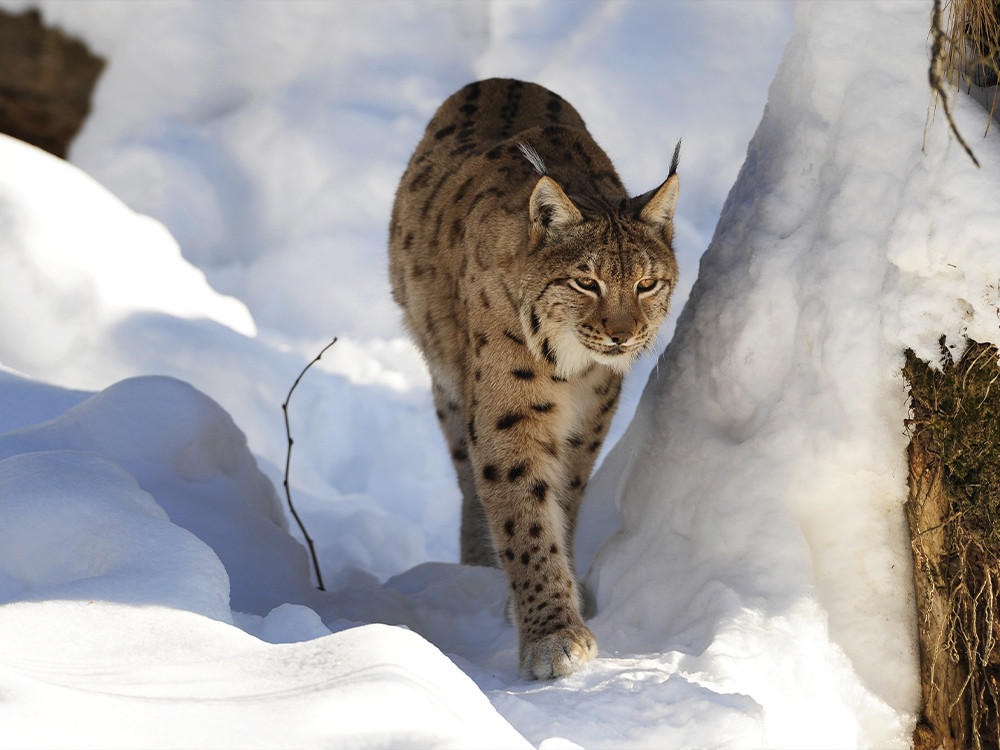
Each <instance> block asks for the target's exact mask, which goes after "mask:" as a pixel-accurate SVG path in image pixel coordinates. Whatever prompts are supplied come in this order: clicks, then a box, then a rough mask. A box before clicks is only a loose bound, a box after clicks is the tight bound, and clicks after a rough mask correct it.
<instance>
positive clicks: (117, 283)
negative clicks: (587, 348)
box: [0, 0, 1000, 750]
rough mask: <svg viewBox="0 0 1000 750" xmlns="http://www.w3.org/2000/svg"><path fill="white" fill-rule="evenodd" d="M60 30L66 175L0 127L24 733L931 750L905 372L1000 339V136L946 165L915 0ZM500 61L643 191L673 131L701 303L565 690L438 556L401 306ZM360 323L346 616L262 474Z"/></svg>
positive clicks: (425, 426)
mask: <svg viewBox="0 0 1000 750" xmlns="http://www.w3.org/2000/svg"><path fill="white" fill-rule="evenodd" d="M0 4H2V5H3V6H4V7H8V8H14V9H17V8H21V7H24V5H25V4H24V3H23V2H12V1H11V0H0ZM41 5H42V8H43V11H44V15H45V17H46V19H47V20H49V21H52V22H58V23H60V24H62V25H63V26H64V27H65V28H66V29H68V30H70V31H71V32H73V33H76V34H79V35H80V36H82V37H83V38H85V39H87V41H88V42H89V43H90V44H91V45H92V46H93V47H94V48H95V49H96V50H97V51H99V52H100V53H101V54H103V55H105V56H106V57H107V58H108V59H109V61H110V62H109V66H108V68H107V70H106V72H105V74H104V77H103V78H102V79H101V82H100V84H99V87H98V90H97V94H96V98H95V111H94V113H93V115H92V117H91V119H90V120H89V121H88V123H87V125H86V127H85V128H84V131H83V132H82V133H81V135H80V136H79V137H78V139H77V141H76V142H75V144H74V146H73V149H72V151H71V161H72V162H73V164H75V165H76V166H75V167H74V166H69V165H67V164H65V163H63V162H60V161H58V160H56V159H53V158H51V157H48V156H46V155H45V154H42V153H40V152H38V151H36V150H34V149H32V148H30V147H27V146H25V145H24V144H20V143H18V142H16V141H13V140H11V139H8V138H3V137H0V165H3V168H2V169H0V364H2V365H3V368H2V369H0V603H2V604H0V631H2V632H3V633H4V638H3V639H2V642H0V694H2V695H3V696H4V701H3V702H2V703H0V726H2V727H3V731H2V732H0V746H6V747H27V746H39V747H43V746H44V747H51V746H58V747H93V746H103V747H136V746H150V747H156V746H158V747H224V746H232V747H245V746H261V747H303V746H321V745H336V746H338V747H370V746H373V745H380V746H392V747H397V746H402V747H406V746H411V747H425V746H430V745H442V746H450V747H486V746H494V747H515V746H519V745H521V746H530V745H534V746H539V745H543V746H544V747H545V748H548V749H549V750H551V749H552V748H557V747H563V746H571V745H570V743H577V744H580V745H584V746H588V747H603V746H620V747H640V746H645V747H658V748H659V747H690V746H711V747H756V746H764V745H766V746H774V747H806V746H813V747H853V746H865V747H889V746H896V747H905V746H906V745H907V743H908V736H909V734H910V731H911V730H912V726H913V721H914V713H915V711H916V709H917V701H918V693H917V685H916V662H915V658H916V657H915V647H914V642H913V633H912V608H913V603H912V594H911V586H910V583H909V564H910V563H909V552H908V546H907V542H906V539H905V536H904V523H903V518H902V512H901V507H902V501H903V499H904V497H905V466H904V457H903V449H904V447H905V444H906V436H905V434H904V432H903V428H902V420H903V419H904V417H905V416H906V402H905V388H904V385H903V383H902V381H901V378H900V376H899V367H900V365H901V362H902V360H901V356H902V351H903V349H904V348H905V347H906V346H911V347H914V348H915V349H916V350H917V352H918V353H919V354H921V355H922V356H925V357H929V358H933V357H934V356H935V354H936V341H937V338H938V337H939V336H940V335H941V334H942V333H947V334H949V335H950V336H951V337H952V338H957V337H958V336H959V335H960V334H962V333H968V334H969V335H970V336H972V337H973V338H977V339H979V340H993V341H997V340H1000V335H998V330H997V327H998V318H1000V260H998V259H1000V253H997V252H996V240H995V238H996V237H997V236H1000V232H998V229H1000V227H998V226H997V224H1000V219H998V218H997V214H996V212H995V210H994V209H993V207H992V206H991V205H990V204H991V203H992V202H995V200H994V198H993V197H994V196H995V195H996V194H997V184H996V183H997V179H996V174H997V166H998V162H1000V150H998V145H997V143H996V141H995V139H994V138H993V137H992V135H991V137H990V138H988V139H985V140H981V139H979V138H978V137H974V138H973V147H974V149H975V150H976V152H977V155H978V156H979V158H980V160H981V161H982V162H983V164H984V168H983V169H982V170H980V171H976V170H974V169H973V168H972V167H971V164H970V163H969V162H968V160H967V159H966V157H965V156H964V154H962V153H961V150H960V149H959V148H957V146H955V145H954V144H953V143H951V142H950V141H949V139H948V137H947V134H946V132H945V128H944V124H943V121H942V118H940V117H938V118H936V119H935V120H933V121H932V122H931V123H930V126H929V128H928V129H927V132H926V154H925V153H922V151H921V146H922V145H923V144H924V138H925V130H924V126H925V117H926V115H927V104H928V94H927V91H926V70H925V63H926V52H925V48H926V28H927V15H928V9H927V7H926V3H923V2H915V3H899V2H882V3H877V2H858V3H844V2H830V3H821V4H806V5H803V6H801V7H799V8H798V11H797V15H796V30H795V34H794V36H792V38H791V42H790V43H789V42H788V39H789V37H790V36H791V35H792V31H791V7H790V6H789V5H788V4H786V3H781V2H773V3H763V2H762V3H750V2H731V3H714V2H702V3H679V2H675V3H663V4H654V3H625V2H593V3H572V4H570V3H513V2H481V3H446V2H439V3H426V4H418V3H405V4H404V3H389V2H385V3H382V2H374V3H371V2H370V3H356V4H355V3H309V2H286V3H269V2H256V3H244V4H222V3H213V2H184V3H182V2H169V3H168V2H162V3H161V2H144V3H131V2H115V1H114V0H112V1H111V2H96V0H95V1H94V2H77V3H61V2H43V3H42V4H41ZM786 43H787V44H788V46H787V49H785V45H786ZM782 50H784V57H783V59H782V62H781V65H780V67H779V65H778V59H779V57H780V56H781V54H782ZM775 71H777V73H775ZM489 75H511V76H518V77H523V78H528V79H532V80H537V81H539V82H541V83H543V84H545V85H548V86H550V87H551V88H553V89H555V90H557V91H559V92H560V93H561V94H563V95H564V96H565V97H566V98H568V99H569V100H570V101H572V102H573V103H574V104H575V106H576V107H577V108H578V109H579V110H580V111H581V113H582V114H583V116H584V117H585V118H586V119H587V121H588V123H589V125H590V126H591V129H592V131H593V132H594V133H595V135H596V137H597V139H598V141H599V142H601V143H602V144H603V145H604V146H605V148H606V149H607V150H608V152H609V153H610V154H611V156H612V158H613V159H614V161H615V162H616V164H617V165H618V166H619V169H620V171H621V172H622V175H623V178H624V180H625V182H626V184H627V185H629V186H630V187H631V189H632V190H633V191H634V192H637V193H638V192H642V191H644V190H646V189H648V188H649V187H651V186H653V185H655V184H657V183H658V182H659V181H660V180H662V177H663V173H664V169H665V166H666V165H667V163H668V160H669V155H670V149H671V148H672V145H673V143H674V141H675V139H676V137H677V136H680V135H683V136H684V152H683V155H682V168H681V179H682V197H681V202H680V205H679V208H678V215H679V216H680V217H682V218H681V219H680V223H679V226H678V244H679V248H680V253H681V264H682V268H681V271H682V274H683V275H684V277H685V280H686V281H685V284H684V285H682V289H681V292H680V298H678V300H677V307H676V311H677V312H679V311H680V309H681V305H682V304H683V303H684V298H685V297H686V296H687V294H688V292H689V291H690V299H689V300H688V304H687V306H686V307H685V309H684V312H683V314H682V315H681V316H680V319H679V322H678V323H677V335H676V337H675V339H674V342H673V343H672V345H671V346H670V347H669V349H668V350H667V352H666V353H665V354H664V355H663V357H662V358H660V359H659V360H658V361H656V360H654V359H650V360H648V361H646V362H644V363H642V365H641V366H640V367H639V368H638V370H637V372H636V374H635V377H634V378H633V379H632V381H631V386H630V388H629V389H628V390H627V396H626V401H625V403H624V404H623V407H622V411H621V415H620V418H619V419H618V420H617V421H616V426H615V427H614V431H613V437H612V441H613V440H614V436H618V435H622V434H623V432H624V437H623V439H622V440H621V441H620V442H619V443H618V445H617V446H616V447H615V448H614V449H612V450H611V451H610V453H609V454H608V456H607V459H606V460H605V461H604V463H603V465H602V467H601V469H600V470H599V473H598V475H597V476H596V477H595V478H594V481H593V482H592V483H591V485H590V489H589V490H588V497H587V500H586V506H585V512H584V517H583V519H582V520H581V529H580V536H579V539H578V554H579V557H580V559H579V561H578V566H579V569H580V573H581V575H586V577H587V581H588V584H589V585H590V586H591V587H592V589H593V591H594V593H595V594H596V596H597V602H598V606H599V612H598V615H597V617H596V618H595V619H594V621H593V622H592V626H593V629H594V631H595V633H596V635H597V637H598V639H599V642H600V645H601V654H600V659H599V660H598V661H597V662H595V663H594V664H592V665H590V666H588V667H587V668H585V669H584V670H582V671H581V672H580V673H578V674H576V675H573V676H571V677H568V678H564V679H562V680H560V681H558V682H555V683H529V682H524V681H522V680H520V679H519V678H518V677H517V673H516V658H515V656H516V636H515V633H514V631H513V629H512V628H511V627H510V626H508V625H506V624H505V623H504V622H503V617H502V613H503V607H504V596H505V592H504V584H503V581H502V577H501V576H500V574H499V573H498V572H497V571H492V570H482V569H470V568H463V567H461V566H459V565H457V564H455V563H454V560H455V559H456V558H457V500H458V491H457V487H456V486H455V483H454V480H453V477H452V475H451V467H450V465H449V462H448V460H447V456H446V453H445V450H444V446H443V441H442V440H441V438H440V437H439V436H438V435H437V432H436V430H437V426H436V424H435V421H436V420H435V419H434V417H433V412H432V409H431V407H430V399H429V394H428V380H427V376H426V373H425V371H424V370H423V365H422V364H421V362H420V359H419V357H418V355H417V354H416V353H415V352H414V350H413V349H412V348H411V347H410V346H409V345H408V344H407V343H406V341H405V339H404V337H403V335H402V331H401V329H400V327H399V325H398V313H397V311H396V310H395V309H394V308H393V306H392V304H391V301H390V300H389V296H388V290H387V283H386V280H385V256H384V239H385V235H386V222H387V216H388V211H389V206H390V204H391V200H392V194H393V190H394V186H395V181H396V180H397V179H398V176H399V175H400V174H401V172H402V170H403V167H404V165H405V161H406V159H407V158H408V156H409V153H410V150H411V149H412V148H413V146H414V144H415V143H416V141H417V140H418V138H419V135H420V133H421V131H422V129H423V126H424V124H425V122H426V119H427V118H428V117H429V116H430V114H431V113H432V112H433V109H434V108H435V107H436V105H437V104H438V103H439V102H440V101H441V100H442V99H443V98H444V97H445V96H446V95H447V94H449V93H450V92H451V91H453V90H454V89H456V88H458V87H459V86H461V85H462V84H464V83H466V82H467V81H469V80H472V79H474V78H479V77H485V76H489ZM772 79H773V81H774V82H773V84H772V85H771V88H770V93H769V94H768V92H767V85H768V83H770V82H771V80H772ZM765 101H767V108H766V110H764V103H765ZM762 112H763V119H762V120H761V114H762ZM958 115H959V120H960V122H961V123H962V125H963V128H964V129H965V130H966V133H967V135H970V134H975V133H977V132H978V131H980V130H981V129H982V128H983V127H984V124H985V121H984V115H983V112H982V110H981V109H980V108H979V107H978V105H976V104H975V103H973V102H972V101H971V100H968V99H963V100H961V101H960V102H959V103H958ZM758 123H759V125H758ZM755 131H756V135H755V134H754V133H755ZM751 138H752V140H751ZM748 143H749V144H750V145H749V149H748V147H747V144H748ZM741 164H742V165H743V166H742V170H741V169H740V165H741ZM81 170H82V171H81ZM737 173H738V174H737ZM88 175H89V176H88ZM98 181H99V182H98ZM734 182H735V186H734ZM99 183H100V184H99ZM102 185H103V186H104V187H102ZM731 187H732V190H731V192H730V188H731ZM727 192H728V193H729V197H728V199H727V200H725V199H726V194H727ZM724 200H725V206H724V207H723V201H724ZM720 211H721V216H720ZM137 212H138V213H137ZM150 217H154V218H150ZM716 223H718V227H717V228H716ZM713 229H714V230H715V234H714V237H713V235H712V232H713ZM710 240H711V241H710ZM705 247H708V251H707V252H706V253H705V255H704V257H703V258H702V260H701V264H700V270H699V269H698V267H697V266H698V264H697V262H696V261H697V259H698V257H699V255H700V254H701V251H702V250H703V249H704V248H705ZM696 276H697V277H698V282H697V284H695V286H694V288H693V290H692V289H691V285H692V284H693V283H694V281H695V277H696ZM673 326H674V320H671V321H669V322H668V324H667V328H668V329H670V330H665V331H664V332H663V338H664V341H666V339H667V338H669V336H670V335H671V333H672V329H673ZM334 335H336V336H339V337H340V341H339V342H338V343H337V344H336V345H335V346H334V347H333V349H331V350H330V352H329V353H328V355H326V356H325V357H324V358H323V360H322V361H321V363H320V364H319V365H318V366H317V367H315V368H313V369H312V370H310V372H309V373H308V374H307V376H306V378H305V380H304V381H303V383H302V385H301V386H300V387H299V389H298V390H297V391H296V393H295V396H294V400H293V402H292V407H291V410H290V414H291V420H292V428H293V432H294V434H295V438H296V444H295V452H294V454H293V467H292V482H293V491H294V494H295V498H296V501H297V505H298V507H299V508H300V510H301V511H302V513H303V515H304V517H305V520H306V522H307V524H308V527H309V530H310V533H311V535H312V536H313V537H314V539H315V540H316V542H317V545H318V548H319V551H320V558H321V563H322V568H323V573H324V577H325V578H326V583H327V587H328V589H329V591H328V592H326V593H322V592H318V591H316V590H315V589H314V588H313V587H312V585H311V583H310V577H309V576H310V573H309V565H308V560H307V556H306V553H305V551H304V549H303V548H302V547H301V546H300V545H299V544H298V543H297V542H295V540H294V539H293V536H295V535H296V534H297V532H296V531H295V530H294V529H291V530H290V529H289V522H288V520H287V519H286V513H285V511H284V509H283V498H280V497H279V496H278V495H277V494H276V492H275V490H274V487H275V486H277V487H279V488H280V483H281V478H282V470H283V466H284V460H285V449H286V440H285V435H284V428H283V423H282V419H281V410H280V404H281V402H282V401H283V400H284V397H285V393H286V392H287V390H288V388H289V387H290V385H291V383H292V381H293V380H294V378H295V376H296V375H297V374H298V372H299V371H300V370H301V368H302V367H303V366H304V365H305V364H306V363H307V362H308V361H309V360H310V359H311V358H312V356H313V355H314V354H315V353H316V352H317V351H318V350H319V349H320V348H321V347H322V346H323V345H324V344H325V343H327V342H328V341H329V340H330V339H331V338H332V337H333V336H334ZM651 372H652V377H650V378H649V382H648V385H647V386H646V390H645V394H644V395H643V397H642V401H641V403H639V407H638V410H637V411H636V418H635V420H634V421H633V422H632V423H631V425H628V420H629V418H630V417H631V414H632V412H633V410H635V408H636V403H637V402H638V399H639V393H640V391H641V389H642V387H643V385H644V384H645V383H646V380H647V377H648V376H649V375H650V373H651ZM626 426H628V429H627V431H626ZM610 442H611V441H609V444H610ZM379 623H384V624H379ZM386 624H387V625H403V626H405V628H400V627H386Z"/></svg>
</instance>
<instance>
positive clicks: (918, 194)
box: [588, 2, 1000, 747]
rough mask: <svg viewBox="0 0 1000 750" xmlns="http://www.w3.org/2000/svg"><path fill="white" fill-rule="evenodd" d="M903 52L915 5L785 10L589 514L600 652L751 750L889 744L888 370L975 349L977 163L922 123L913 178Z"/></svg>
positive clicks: (916, 67) (896, 421)
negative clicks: (728, 729)
mask: <svg viewBox="0 0 1000 750" xmlns="http://www.w3.org/2000/svg"><path fill="white" fill-rule="evenodd" d="M926 33H927V9H926V7H924V6H923V5H922V4H901V3H896V2H883V3H864V4H861V3H858V4H847V3H826V4H805V5H802V6H799V8H798V9H797V17H796V34H795V36H794V38H793V40H792V42H791V43H790V44H789V46H788V48H787V50H786V52H785V55H784V58H783V60H782V63H781V67H780V69H779V71H778V74H777V76H776V78H775V81H774V83H773V84H772V86H771V90H770V97H769V101H768V106H767V109H766V112H765V115H764V118H763V120H762V122H761V124H760V126H759V128H758V130H757V133H756V135H755V136H754V138H753V141H752V142H751V144H750V147H749V150H748V154H747V160H746V163H745V165H744V167H743V169H742V171H741V173H740V176H739V179H738V180H737V182H736V185H735V186H734V187H733V190H732V192H731V193H730V195H729V198H728V200H727V202H726V205H725V208H724V210H723V213H722V216H721V218H720V221H719V226H718V229H717V232H716V235H715V237H714V238H713V241H712V244H711V246H710V247H709V249H708V250H707V252H706V253H705V255H704V257H703V259H702V263H701V271H700V275H699V278H698V280H697V283H696V284H695V287H694V289H693V291H692V295H691V298H690V301H689V303H688V305H687V307H686V309H685V310H684V313H683V314H682V316H681V319H680V321H679V323H678V330H677V334H676V336H675V338H674V340H673V341H672V342H671V344H670V346H669V348H668V350H667V352H666V353H665V355H664V357H663V358H662V360H661V362H660V364H659V367H658V369H657V370H656V371H654V373H653V375H652V376H651V378H650V381H649V384H648V385H647V388H646V391H645V393H644V395H643V399H642V402H641V404H640V406H639V408H638V411H637V415H636V419H635V420H634V422H633V423H632V425H631V426H630V427H629V429H628V431H627V433H626V436H625V438H624V439H623V440H622V442H621V443H619V445H618V446H617V447H616V448H615V449H614V451H613V452H612V453H611V455H610V457H609V459H608V460H607V462H606V463H605V465H604V466H603V467H602V469H601V472H600V474H599V475H598V476H597V477H596V478H595V480H594V481H593V482H592V484H591V490H590V492H589V497H588V502H596V503H598V504H599V503H600V502H601V500H602V495H604V494H605V493H607V494H611V493H613V494H614V495H615V497H616V501H617V502H618V503H619V504H620V509H621V518H622V524H623V526H622V530H621V531H620V532H619V533H618V534H616V535H615V537H613V538H612V539H611V540H610V541H609V542H608V543H607V544H606V546H605V547H603V548H602V549H601V550H600V552H599V553H598V555H597V558H596V561H595V563H594V567H593V569H592V571H591V575H590V581H591V583H592V585H594V587H595V588H596V593H597V598H598V605H599V607H600V610H601V612H600V615H599V617H598V620H597V623H596V628H595V630H596V632H597V633H598V636H599V638H602V640H601V645H602V650H603V649H623V650H624V649H628V650H630V651H634V650H640V651H641V650H649V651H666V650H676V651H678V652H680V653H681V654H683V655H684V656H683V657H682V658H680V660H679V670H680V671H681V673H682V674H686V675H687V676H688V678H689V679H691V680H693V681H695V682H697V683H698V684H701V685H703V686H705V687H709V688H711V689H713V690H726V691H730V692H738V693H743V694H746V695H748V696H750V697H752V698H753V699H754V700H756V701H757V702H758V703H759V704H760V705H761V706H762V708H763V726H764V729H765V730H766V743H767V744H769V745H778V746H797V747H805V746H811V745H815V744H817V743H820V744H822V745H825V746H857V745H868V746H878V747H882V746H890V745H895V746H906V745H907V743H908V737H909V734H910V732H911V730H912V727H913V722H914V715H915V711H916V709H917V707H918V702H919V687H918V683H917V664H916V650H915V641H914V639H915V631H914V620H913V618H914V614H913V603H912V582H911V577H910V576H911V570H910V568H911V558H910V551H909V544H908V538H907V532H906V530H905V518H904V515H903V510H902V505H903V503H904V501H905V498H906V486H905V483H906V467H905V453H904V452H905V447H906V443H907V438H906V435H905V431H904V427H903V420H904V418H905V417H906V415H907V413H906V394H905V388H904V383H903V380H902V377H901V374H900V367H901V365H902V353H903V351H904V349H905V348H906V347H907V346H912V347H915V348H916V349H917V350H918V351H919V352H921V353H922V355H923V356H930V357H931V358H933V357H934V356H935V354H936V341H937V338H938V337H939V336H940V335H941V334H942V333H948V334H949V335H951V336H953V337H954V336H955V334H958V333H960V332H965V331H967V332H968V333H969V335H971V336H974V337H977V338H986V339H989V340H994V341H996V340H998V338H1000V337H998V335H997V334H998V331H997V305H996V286H995V285H996V280H997V279H998V278H1000V255H998V254H997V253H996V237H997V236H1000V234H998V232H997V218H996V216H997V215H996V211H995V208H991V207H990V205H989V203H990V202H993V201H995V196H996V195H997V194H998V187H1000V186H998V184H997V179H996V174H997V167H998V165H1000V153H998V148H997V143H996V140H995V138H992V137H991V138H989V139H987V140H985V141H980V142H977V143H976V145H975V148H976V151H977V153H978V154H979V156H980V158H981V159H982V160H983V162H984V165H985V166H984V169H983V170H982V171H981V172H976V171H975V170H974V168H973V167H972V165H971V164H970V162H969V161H968V160H967V158H966V157H965V155H964V154H963V153H962V152H961V149H959V148H957V147H951V146H950V145H949V143H948V137H947V134H946V130H945V126H944V123H943V122H934V123H932V125H931V127H930V129H929V132H928V140H927V143H928V146H927V150H928V153H927V154H926V155H925V154H923V153H921V145H922V141H923V137H924V122H925V114H926V112H927V105H928V100H929V94H928V90H927V84H926V67H927V54H926V49H925V38H926ZM860 51H865V52H863V53H862V52H860ZM958 104H959V110H960V112H959V114H960V121H961V122H962V123H964V124H965V126H966V128H967V129H968V130H969V131H970V132H974V131H975V129H976V128H978V127H981V123H982V121H983V118H984V115H983V112H982V110H980V109H979V108H978V107H977V106H976V105H975V104H974V103H972V102H971V101H970V100H968V99H963V100H961V101H959V102H958ZM592 512H593V513H594V517H596V516H597V515H600V514H601V513H607V512H608V509H607V507H606V506H605V508H604V509H603V510H600V509H598V510H594V511H592ZM640 591H641V592H643V593H642V595H641V596H637V595H636V593H637V592H640ZM653 602H656V603H657V604H656V605H655V606H651V603H653Z"/></svg>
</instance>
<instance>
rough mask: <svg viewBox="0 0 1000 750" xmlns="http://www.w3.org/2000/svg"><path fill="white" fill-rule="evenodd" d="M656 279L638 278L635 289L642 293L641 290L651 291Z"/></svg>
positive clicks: (654, 286)
mask: <svg viewBox="0 0 1000 750" xmlns="http://www.w3.org/2000/svg"><path fill="white" fill-rule="evenodd" d="M656 284H657V281H656V279H640V280H639V283H638V284H636V285H635V290H636V291H637V292H638V293H639V294H642V293H643V292H651V291H653V290H654V289H655V288H656Z"/></svg>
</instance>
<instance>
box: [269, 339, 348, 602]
mask: <svg viewBox="0 0 1000 750" xmlns="http://www.w3.org/2000/svg"><path fill="white" fill-rule="evenodd" d="M336 343H337V338H336V337H334V339H333V341H331V342H330V343H329V344H327V345H326V346H324V347H323V349H322V350H320V353H319V354H317V355H316V357H315V358H314V359H313V360H312V362H310V363H309V364H307V365H306V366H305V367H303V368H302V372H300V373H299V376H298V377H297V378H295V382H294V383H292V387H291V388H289V389H288V395H287V396H286V397H285V403H283V404H282V405H281V411H282V412H284V415H285V437H287V438H288V453H286V454H285V482H284V484H285V497H286V498H287V500H288V509H289V510H290V511H291V512H292V516H293V517H294V518H295V522H296V523H297V524H298V525H299V529H300V530H301V531H302V536H303V537H305V540H306V545H308V547H309V555H310V556H311V557H312V564H313V570H315V571H316V588H318V589H319V590H320V591H326V589H325V588H324V587H323V575H322V574H321V573H320V571H319V559H318V558H317V557H316V547H315V546H314V545H313V540H312V538H311V537H310V536H309V532H308V531H306V527H305V524H304V523H302V519H301V518H299V514H298V513H297V512H296V511H295V506H294V505H293V504H292V488H291V485H289V483H288V470H289V468H290V467H291V464H292V445H294V443H295V441H294V440H292V429H291V427H290V426H289V424H288V402H289V401H291V400H292V392H293V391H294V390H295V388H296V387H297V386H298V384H299V381H300V380H302V376H303V375H305V374H306V371H307V370H308V369H309V368H310V367H312V366H313V365H314V364H316V363H317V362H319V361H320V359H322V357H323V355H324V354H326V350H327V349H329V348H330V347H331V346H333V345H334V344H336Z"/></svg>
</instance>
